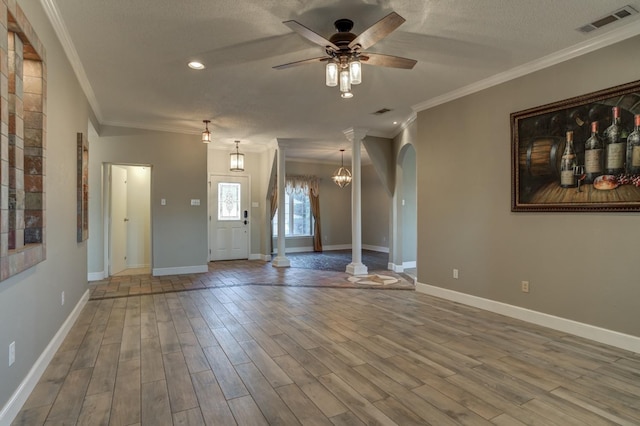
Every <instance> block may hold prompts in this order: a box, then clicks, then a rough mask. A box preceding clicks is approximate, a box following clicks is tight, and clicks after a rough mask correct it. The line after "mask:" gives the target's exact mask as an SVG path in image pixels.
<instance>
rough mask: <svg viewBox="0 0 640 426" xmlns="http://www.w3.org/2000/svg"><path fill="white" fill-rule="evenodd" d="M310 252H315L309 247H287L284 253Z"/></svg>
mask: <svg viewBox="0 0 640 426" xmlns="http://www.w3.org/2000/svg"><path fill="white" fill-rule="evenodd" d="M309 251H313V246H309V247H287V248H285V249H284V253H285V254H287V253H306V252H309Z"/></svg>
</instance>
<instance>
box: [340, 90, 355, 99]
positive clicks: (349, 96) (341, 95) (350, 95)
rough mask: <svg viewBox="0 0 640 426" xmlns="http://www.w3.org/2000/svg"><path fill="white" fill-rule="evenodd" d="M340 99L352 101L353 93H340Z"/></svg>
mask: <svg viewBox="0 0 640 426" xmlns="http://www.w3.org/2000/svg"><path fill="white" fill-rule="evenodd" d="M340 97H341V98H342V99H351V98H353V92H342V93H340Z"/></svg>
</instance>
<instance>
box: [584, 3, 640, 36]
mask: <svg viewBox="0 0 640 426" xmlns="http://www.w3.org/2000/svg"><path fill="white" fill-rule="evenodd" d="M636 13H638V11H637V10H635V9H634V8H633V7H631V6H625V7H623V8H622V9H618V10H616V11H615V12H611V13H610V14H608V15H607V16H603V17H602V18H600V19H596V20H595V21H593V22H591V23H589V24H587V25H584V26H582V27H580V28H578V31H580V32H582V33H590V32H591V31H594V30H597V29H598V28H602V27H604V26H605V25H609V24H611V23H612V22H616V21H619V20H621V19H623V18H626V17H627V16H631V15H635V14H636Z"/></svg>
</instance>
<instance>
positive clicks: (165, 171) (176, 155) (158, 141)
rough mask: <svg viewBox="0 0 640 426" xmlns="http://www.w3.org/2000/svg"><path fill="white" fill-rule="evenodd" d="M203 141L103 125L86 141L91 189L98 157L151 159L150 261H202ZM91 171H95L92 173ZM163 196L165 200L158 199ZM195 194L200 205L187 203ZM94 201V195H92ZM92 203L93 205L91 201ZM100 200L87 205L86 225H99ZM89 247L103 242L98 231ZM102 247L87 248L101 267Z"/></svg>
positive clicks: (163, 264)
mask: <svg viewBox="0 0 640 426" xmlns="http://www.w3.org/2000/svg"><path fill="white" fill-rule="evenodd" d="M206 150H207V147H206V145H204V144H203V143H202V142H201V141H200V136H199V135H184V134H178V133H168V132H154V131H148V130H138V129H128V128H122V127H112V126H103V127H102V129H101V133H100V135H99V136H98V137H97V138H95V139H94V140H91V141H90V146H89V154H90V155H89V162H90V165H89V173H90V174H91V175H93V176H91V177H90V192H91V193H98V192H99V188H94V187H91V183H94V184H95V183H96V182H99V181H100V178H99V174H100V173H101V165H102V164H103V163H122V164H149V165H151V167H152V169H151V229H152V235H153V237H152V267H153V268H154V269H157V268H176V267H191V266H201V265H206V263H207V250H208V245H207V202H206V200H207V155H206ZM95 174H98V178H96V176H95ZM162 198H165V199H166V200H167V204H166V205H165V206H161V205H160V199H162ZM191 199H200V206H191V205H190V200H191ZM94 201H95V200H94ZM96 206H97V207H96ZM100 208H101V207H100V205H98V204H97V202H96V203H94V204H91V205H90V210H91V211H90V220H93V221H92V222H90V225H89V226H90V228H95V229H102V223H101V221H99V218H100V217H101V215H100V214H99V210H100ZM94 237H95V238H96V241H92V246H91V247H92V248H93V247H99V246H103V245H104V236H103V233H100V232H95V233H92V234H91V237H90V238H94ZM102 253H103V251H102V250H96V252H94V251H93V250H91V256H92V262H91V265H97V269H98V270H97V271H90V272H100V271H103V270H104V264H103V263H104V262H103V261H102V258H101V256H103V254H102Z"/></svg>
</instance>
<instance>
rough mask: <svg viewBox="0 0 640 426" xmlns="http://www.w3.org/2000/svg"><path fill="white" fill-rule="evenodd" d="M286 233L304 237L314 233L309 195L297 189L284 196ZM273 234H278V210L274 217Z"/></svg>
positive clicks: (289, 235) (287, 235) (275, 235)
mask: <svg viewBox="0 0 640 426" xmlns="http://www.w3.org/2000/svg"><path fill="white" fill-rule="evenodd" d="M284 220H285V222H284V235H285V236H286V237H302V236H312V235H313V215H312V214H311V203H310V202H309V196H308V195H307V194H305V193H301V192H298V191H295V192H294V193H292V194H287V193H285V196H284ZM273 236H274V237H277V236H278V212H277V211H276V214H275V216H274V217H273Z"/></svg>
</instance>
